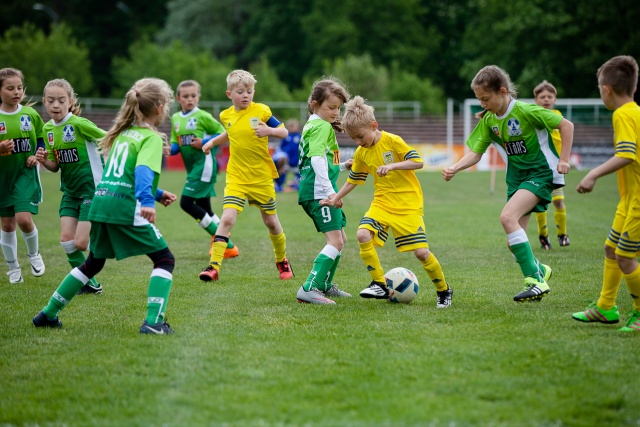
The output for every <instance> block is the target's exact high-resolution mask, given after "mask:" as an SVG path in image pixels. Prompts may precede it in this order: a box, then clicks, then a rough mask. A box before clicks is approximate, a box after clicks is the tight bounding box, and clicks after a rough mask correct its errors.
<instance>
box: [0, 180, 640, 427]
mask: <svg viewBox="0 0 640 427" xmlns="http://www.w3.org/2000/svg"><path fill="white" fill-rule="evenodd" d="M583 175H584V173H583V172H582V173H581V172H572V173H571V174H570V175H569V176H568V178H567V179H568V185H567V187H566V190H565V193H566V194H567V199H566V204H567V207H568V217H569V220H568V226H569V235H570V237H571V246H569V247H566V248H559V247H558V245H557V244H555V245H554V247H553V250H552V251H550V252H544V251H542V250H541V249H540V248H539V245H538V244H537V232H536V229H535V224H534V222H535V219H534V220H533V221H532V224H531V226H530V230H529V238H530V240H531V242H532V246H533V248H534V252H535V254H536V255H537V256H538V257H539V259H540V260H541V261H542V262H544V263H545V264H549V265H551V267H552V268H553V269H554V273H553V278H552V279H551V281H550V286H551V289H552V292H551V294H550V296H549V297H547V298H545V299H544V301H543V302H541V303H530V304H516V303H514V302H513V300H512V298H513V296H514V295H515V294H516V293H517V292H519V291H520V290H521V287H522V278H521V274H520V271H519V268H518V265H517V264H516V263H515V262H514V261H513V258H512V257H511V255H510V253H509V252H508V250H507V248H506V245H505V236H504V232H503V231H502V228H501V226H500V223H499V220H498V216H499V213H500V211H501V209H502V206H503V205H504V200H505V195H504V193H505V184H504V174H501V173H499V174H498V179H497V182H498V184H497V186H496V187H497V188H496V192H495V194H493V195H492V194H489V191H488V188H489V174H488V173H481V172H475V173H461V174H459V176H457V177H456V178H455V179H454V180H453V181H451V182H449V183H445V182H444V181H443V180H442V178H441V177H440V175H439V174H436V173H423V174H420V179H421V180H422V185H423V190H424V193H425V213H426V215H425V221H426V224H427V236H428V238H429V242H430V246H431V249H432V251H433V252H434V253H435V254H436V255H437V256H438V258H439V260H440V262H441V264H442V266H443V269H444V272H445V275H446V277H447V281H448V282H449V283H450V285H451V287H452V288H453V289H454V291H455V294H454V298H453V306H452V307H451V308H450V309H447V310H439V309H436V308H435V291H434V288H433V285H432V284H431V283H429V280H428V278H427V276H426V274H425V273H424V271H422V269H421V268H420V264H419V263H418V261H417V260H416V259H415V257H414V256H413V255H411V254H399V253H397V252H396V251H395V247H394V246H393V243H392V241H391V239H390V242H389V244H388V247H385V248H384V249H383V250H381V251H380V252H379V253H380V254H381V258H382V262H383V267H385V269H390V268H392V267H396V266H404V267H408V268H410V269H412V270H413V271H414V272H415V273H416V274H417V276H418V279H419V280H420V282H421V288H420V292H419V294H418V297H417V299H416V300H415V301H414V302H413V303H412V304H410V305H399V304H391V303H387V302H382V301H375V300H373V301H372V300H364V299H362V298H359V297H358V296H357V294H358V292H359V291H360V290H361V289H362V288H364V287H365V286H366V285H367V284H368V283H369V282H370V277H369V275H368V273H367V271H366V270H365V269H364V266H363V265H362V261H361V260H360V258H359V256H358V246H357V243H356V241H355V231H356V228H357V224H358V221H359V219H360V217H361V215H362V214H363V213H364V211H365V210H366V208H367V207H368V205H369V202H370V198H371V194H372V186H371V183H370V182H369V183H368V186H366V187H365V188H358V189H356V190H355V191H354V192H353V193H352V194H351V195H350V196H348V197H347V199H346V200H345V202H346V204H345V211H346V214H347V218H348V220H349V224H348V226H347V235H348V237H349V239H350V240H349V242H348V243H347V246H346V248H345V250H344V251H343V257H342V262H341V266H340V268H339V270H338V273H337V274H336V280H337V281H338V283H340V287H341V288H342V289H344V290H347V291H349V292H351V293H352V294H354V297H353V298H350V299H340V300H338V301H337V302H338V304H336V305H335V306H330V307H329V306H311V305H302V304H298V303H296V298H295V293H296V291H297V289H298V287H299V286H300V283H301V281H302V280H304V278H305V277H306V274H307V273H308V271H309V268H310V267H311V263H312V260H313V258H314V257H315V255H316V254H317V252H318V251H319V250H320V249H321V248H322V247H323V245H324V239H323V238H322V236H321V235H319V234H317V233H316V232H315V230H314V229H313V227H312V225H311V222H310V220H309V219H308V218H307V217H306V216H305V215H304V213H303V211H302V209H301V208H300V207H299V206H297V203H296V195H295V194H282V195H279V198H278V213H279V216H280V219H281V222H282V224H283V226H284V228H285V232H286V234H287V242H288V255H289V259H290V260H291V262H292V265H293V268H294V270H295V272H296V274H297V276H296V278H295V279H294V280H293V281H288V282H281V281H279V280H278V274H277V270H276V267H275V265H274V260H273V252H272V249H271V244H270V241H269V239H268V237H267V235H266V228H265V227H264V225H263V224H262V222H261V220H260V216H259V213H258V211H257V210H256V209H254V208H250V209H247V210H246V211H245V212H244V213H243V214H242V215H241V216H240V217H239V219H238V222H237V224H236V226H235V228H234V229H233V234H232V237H233V240H234V241H235V242H236V243H237V244H238V246H239V247H240V251H241V253H240V257H238V258H236V259H232V260H226V261H225V262H224V264H223V269H222V273H221V280H220V281H219V282H216V283H209V284H205V283H203V282H200V281H199V280H198V278H197V274H198V272H199V271H200V269H202V268H203V267H204V266H205V265H206V263H207V260H208V257H207V251H208V244H209V238H208V236H207V235H205V233H204V231H203V230H202V229H200V228H199V227H197V226H196V224H195V223H194V221H193V220H192V219H190V217H188V216H187V214H185V213H184V212H182V211H181V210H180V207H179V206H178V205H177V204H176V205H175V206H171V207H169V208H163V207H161V206H159V207H158V211H159V219H158V227H159V229H160V230H161V231H162V232H163V234H164V236H165V238H166V240H167V242H168V243H169V247H170V248H171V250H172V251H173V253H174V255H175V256H176V269H175V271H174V285H173V291H172V294H171V299H170V301H169V307H168V311H167V313H168V317H169V323H170V324H171V326H172V327H173V328H174V329H175V331H176V333H175V334H173V335H171V336H142V335H140V334H139V333H138V328H139V327H140V324H141V323H142V321H143V318H144V316H145V307H146V289H147V282H148V276H149V273H150V271H151V263H150V261H149V260H148V259H147V258H146V257H137V258H132V259H127V260H124V261H120V262H116V261H109V262H107V265H106V267H105V269H104V270H103V271H102V272H101V274H100V275H99V276H98V279H99V281H100V282H101V283H102V284H103V286H104V289H105V291H104V294H103V295H99V296H93V295H90V296H79V297H77V298H75V299H74V300H73V301H72V302H71V304H70V305H69V306H68V307H67V308H66V309H65V310H64V311H63V312H62V313H61V315H60V319H61V321H62V322H63V323H64V327H63V328H62V329H60V330H42V329H36V328H34V327H33V325H32V324H31V318H32V317H33V316H34V315H35V314H36V313H37V312H38V311H39V310H40V309H41V308H42V307H43V306H44V305H45V304H46V302H47V300H48V298H49V297H50V295H51V293H52V292H53V291H54V290H55V288H56V287H57V285H58V283H59V282H60V280H61V279H62V278H63V277H64V275H65V274H66V273H67V272H68V271H69V270H70V268H69V266H68V264H67V263H66V261H65V256H64V252H63V250H62V248H61V247H60V245H59V232H60V230H59V218H58V215H57V208H58V202H59V199H60V193H59V192H58V190H57V185H58V176H57V175H53V174H50V173H43V176H42V177H43V184H44V187H45V203H44V204H42V205H41V213H40V215H38V216H37V217H36V224H37V226H38V229H39V230H40V243H41V252H42V255H43V257H44V260H45V263H46V268H47V272H46V274H45V275H44V276H43V277H41V278H35V277H33V276H31V275H30V274H29V273H28V269H24V270H23V271H24V272H25V275H24V277H25V283H24V284H21V285H9V284H8V278H7V277H6V276H4V274H2V275H1V276H2V277H0V426H2V427H6V426H30V427H36V426H42V427H44V426H156V425H157V426H358V427H367V426H380V427H383V426H384V427H390V426H433V427H437V426H448V427H454V426H455V427H458V426H556V427H559V426H596V425H601V426H638V425H640V403H638V398H637V396H636V395H635V394H634V393H637V390H638V389H637V388H636V387H637V378H638V377H639V376H640V365H639V364H638V356H637V355H638V353H639V351H640V336H637V335H634V334H631V335H628V334H621V333H619V332H618V331H617V328H618V327H620V326H622V324H620V325H612V326H608V325H601V324H598V325H591V324H582V323H579V322H576V321H574V320H572V319H571V317H570V314H571V313H572V312H574V311H578V310H580V309H582V308H583V307H584V306H585V299H586V298H590V299H595V298H597V295H598V293H599V289H600V285H601V280H602V279H601V277H602V272H601V271H602V264H603V249H602V246H603V242H604V239H605V237H606V235H607V232H608V230H609V227H610V223H611V220H612V218H613V214H614V211H615V205H616V202H617V199H618V194H617V187H616V182H615V177H614V176H609V177H606V178H604V179H602V180H601V181H600V182H598V184H597V185H596V188H595V192H594V193H592V194H588V195H579V194H577V193H576V192H575V190H574V189H575V186H576V184H577V183H578V181H579V179H580V178H581V177H582V176H583ZM220 180H221V181H223V180H224V177H222V176H221V177H220ZM182 183H183V174H180V173H175V172H173V173H165V174H163V176H162V178H161V186H162V187H163V188H165V189H168V190H171V191H173V192H176V193H177V194H179V193H180V190H181V188H182ZM216 189H217V191H218V193H219V194H220V193H222V189H223V184H222V183H218V184H217V185H216ZM213 202H214V206H215V207H216V208H217V209H218V211H219V210H220V206H221V198H220V197H218V198H216V199H214V200H213ZM549 223H550V226H551V227H553V224H554V222H553V214H552V213H550V214H549ZM552 237H553V239H552V242H553V243H557V240H555V233H552ZM18 245H19V252H20V261H21V262H22V265H23V267H26V266H28V263H27V260H26V249H25V245H24V241H23V240H22V239H21V238H20V237H19V238H18ZM619 306H620V309H621V312H623V313H625V315H624V317H623V320H624V319H626V313H627V312H628V311H630V309H631V300H630V297H629V296H628V294H627V292H626V287H625V285H624V284H623V286H622V287H621V292H620V296H619Z"/></svg>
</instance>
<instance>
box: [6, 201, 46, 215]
mask: <svg viewBox="0 0 640 427" xmlns="http://www.w3.org/2000/svg"><path fill="white" fill-rule="evenodd" d="M19 212H29V213H31V214H32V215H38V203H34V202H27V201H24V200H23V201H20V202H16V203H15V204H14V205H13V206H7V207H4V208H0V216H1V217H3V218H4V217H13V216H16V213H19Z"/></svg>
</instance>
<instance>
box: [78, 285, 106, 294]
mask: <svg viewBox="0 0 640 427" xmlns="http://www.w3.org/2000/svg"><path fill="white" fill-rule="evenodd" d="M89 283H91V282H89ZM89 283H87V284H86V285H84V286H83V287H81V288H80V290H79V291H78V293H77V295H86V294H96V295H97V294H101V293H102V285H101V284H99V283H98V287H97V288H95V287H93V286H91V285H90V284H89Z"/></svg>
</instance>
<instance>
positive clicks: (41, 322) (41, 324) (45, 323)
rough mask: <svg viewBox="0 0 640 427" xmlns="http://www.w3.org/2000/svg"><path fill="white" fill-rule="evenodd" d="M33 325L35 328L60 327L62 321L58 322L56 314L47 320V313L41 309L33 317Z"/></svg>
mask: <svg viewBox="0 0 640 427" xmlns="http://www.w3.org/2000/svg"><path fill="white" fill-rule="evenodd" d="M33 326H35V327H36V328H61V327H62V322H60V320H59V319H58V316H56V317H55V319H53V320H49V318H48V317H47V315H46V314H44V312H42V311H41V312H40V313H38V314H36V316H35V317H34V318H33Z"/></svg>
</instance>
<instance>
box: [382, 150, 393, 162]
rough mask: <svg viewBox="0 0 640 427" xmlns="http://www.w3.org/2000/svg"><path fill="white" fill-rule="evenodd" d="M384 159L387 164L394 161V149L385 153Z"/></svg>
mask: <svg viewBox="0 0 640 427" xmlns="http://www.w3.org/2000/svg"><path fill="white" fill-rule="evenodd" d="M382 160H384V164H385V165H388V164H389V163H393V151H387V152H386V153H383V154H382Z"/></svg>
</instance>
